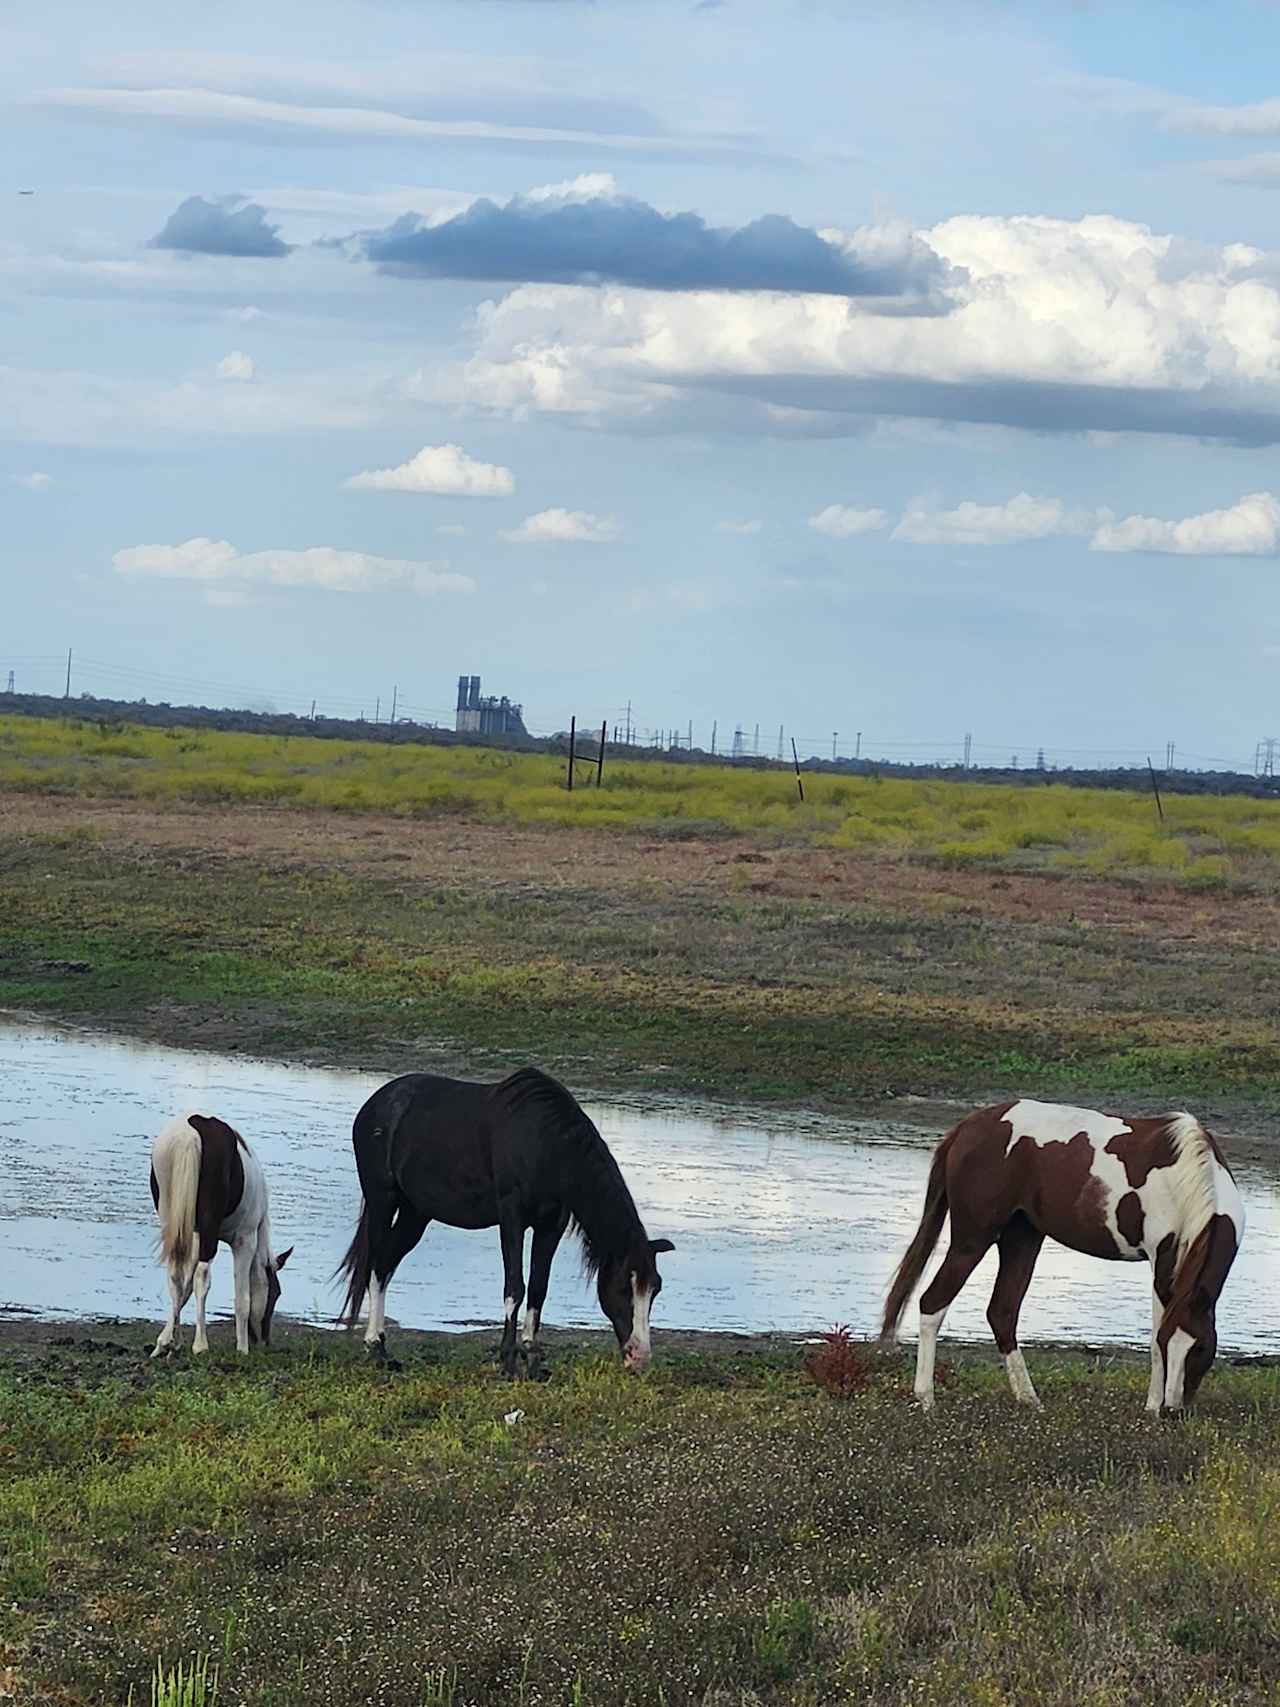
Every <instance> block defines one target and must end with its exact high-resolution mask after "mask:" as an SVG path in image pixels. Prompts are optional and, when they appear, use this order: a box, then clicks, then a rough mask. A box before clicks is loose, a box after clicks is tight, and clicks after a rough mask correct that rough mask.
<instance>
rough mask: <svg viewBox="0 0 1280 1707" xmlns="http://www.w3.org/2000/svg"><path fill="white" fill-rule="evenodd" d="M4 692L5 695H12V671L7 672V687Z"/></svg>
mask: <svg viewBox="0 0 1280 1707" xmlns="http://www.w3.org/2000/svg"><path fill="white" fill-rule="evenodd" d="M4 691H5V692H6V693H12V692H13V671H12V670H10V671H9V685H8V687H7V688H6V689H5V690H4Z"/></svg>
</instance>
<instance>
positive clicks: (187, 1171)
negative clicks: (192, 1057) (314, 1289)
mask: <svg viewBox="0 0 1280 1707" xmlns="http://www.w3.org/2000/svg"><path fill="white" fill-rule="evenodd" d="M151 1201H152V1202H153V1203H154V1204H155V1206H156V1210H157V1212H158V1214H159V1216H160V1256H161V1260H162V1261H163V1262H164V1264H165V1266H166V1267H167V1269H168V1271H169V1320H168V1321H167V1322H166V1323H165V1325H164V1327H163V1328H162V1329H161V1330H160V1337H159V1339H158V1340H157V1341H156V1348H155V1350H154V1351H153V1352H152V1353H151V1355H152V1357H159V1356H160V1354H161V1352H163V1351H168V1350H169V1349H170V1347H171V1346H172V1345H173V1343H174V1337H175V1335H176V1334H177V1332H178V1318H179V1317H180V1316H181V1314H182V1307H183V1305H184V1304H185V1303H186V1301H187V1299H188V1298H189V1297H190V1296H191V1292H192V1288H193V1287H194V1289H195V1295H196V1337H195V1342H194V1344H193V1345H192V1347H191V1349H192V1351H193V1352H203V1351H208V1349H209V1337H208V1334H207V1333H206V1331H205V1319H204V1305H205V1299H206V1297H207V1296H208V1293H209V1265H210V1263H211V1262H212V1261H213V1259H214V1256H215V1254H216V1252H217V1249H218V1244H219V1242H220V1241H221V1243H223V1244H226V1245H230V1246H231V1254H232V1258H233V1260H234V1262H235V1285H236V1350H237V1351H244V1352H247V1351H248V1349H249V1341H250V1339H253V1340H261V1341H262V1343H263V1345H266V1344H268V1342H269V1341H270V1338H271V1318H272V1316H273V1314H274V1313H275V1307H276V1300H277V1299H278V1298H279V1296H280V1281H279V1279H278V1278H277V1276H278V1275H279V1271H280V1270H281V1269H282V1268H283V1267H284V1265H285V1263H286V1262H287V1261H288V1260H289V1258H290V1256H292V1254H293V1246H292V1245H290V1247H289V1249H288V1250H287V1251H282V1252H281V1253H280V1255H279V1256H278V1257H273V1256H272V1254H271V1242H270V1240H271V1233H270V1227H269V1225H268V1222H267V1182H266V1179H265V1177H264V1175H263V1172H262V1167H261V1165H260V1163H259V1162H258V1159H257V1157H256V1156H255V1155H254V1154H253V1152H252V1151H251V1150H250V1149H249V1146H248V1145H247V1144H246V1143H245V1141H244V1139H243V1138H242V1137H241V1136H240V1134H239V1133H238V1132H235V1131H233V1130H232V1128H231V1127H230V1126H228V1125H227V1124H226V1122H225V1121H223V1120H218V1119H216V1118H214V1117H213V1116H211V1115H205V1114H184V1115H180V1116H179V1117H178V1118H177V1119H176V1120H171V1121H170V1122H169V1124H168V1125H167V1126H166V1127H165V1128H164V1130H163V1131H162V1132H161V1133H160V1134H159V1135H158V1136H157V1138H156V1140H155V1142H154V1144H152V1146H151Z"/></svg>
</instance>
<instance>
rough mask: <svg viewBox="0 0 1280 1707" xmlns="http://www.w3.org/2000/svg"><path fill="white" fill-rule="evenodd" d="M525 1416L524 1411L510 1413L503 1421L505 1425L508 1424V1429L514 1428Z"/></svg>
mask: <svg viewBox="0 0 1280 1707" xmlns="http://www.w3.org/2000/svg"><path fill="white" fill-rule="evenodd" d="M523 1415H524V1412H523V1411H508V1412H507V1414H506V1416H505V1417H503V1419H502V1420H503V1422H504V1423H506V1425H507V1427H508V1428H514V1427H515V1425H516V1424H517V1423H518V1422H519V1421H520V1419H521V1417H522V1416H523Z"/></svg>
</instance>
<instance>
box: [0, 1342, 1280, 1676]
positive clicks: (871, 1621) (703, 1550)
mask: <svg viewBox="0 0 1280 1707" xmlns="http://www.w3.org/2000/svg"><path fill="white" fill-rule="evenodd" d="M114 1331H115V1330H113V1332H114ZM133 1337H134V1340H135V1341H136V1345H135V1346H134V1347H133V1348H132V1349H133V1350H135V1351H136V1356H137V1361H136V1362H134V1361H133V1359H132V1358H130V1357H127V1356H124V1355H123V1354H121V1353H119V1352H118V1353H117V1354H115V1355H107V1354H106V1352H105V1351H97V1350H95V1349H94V1348H92V1347H89V1346H88V1345H87V1344H86V1342H81V1344H80V1345H79V1346H77V1347H76V1348H73V1349H66V1350H61V1349H57V1348H54V1349H49V1348H38V1347H34V1348H31V1349H29V1350H27V1351H19V1352H15V1351H14V1350H13V1346H12V1342H10V1349H9V1350H8V1352H7V1353H6V1354H5V1355H4V1357H3V1360H0V1442H3V1443H4V1445H3V1448H2V1449H0V1561H3V1562H4V1563H3V1566H2V1567H0V1568H2V1569H3V1570H4V1571H5V1572H6V1573H7V1575H6V1577H5V1581H4V1583H3V1585H0V1680H3V1678H4V1676H5V1672H4V1667H5V1665H6V1664H7V1665H8V1666H9V1667H10V1668H11V1669H12V1671H13V1674H14V1675H15V1676H16V1677H18V1678H19V1679H20V1680H21V1681H22V1684H23V1686H24V1687H25V1688H26V1689H27V1690H28V1692H29V1694H28V1695H22V1694H21V1693H20V1694H19V1699H28V1698H29V1699H32V1700H41V1701H43V1700H49V1701H53V1700H58V1701H61V1702H81V1701H83V1702H90V1701H91V1702H93V1703H94V1704H95V1707H114V1704H116V1703H121V1704H122V1703H124V1702H125V1701H126V1700H127V1699H128V1696H129V1691H130V1689H132V1690H133V1691H134V1699H135V1701H137V1700H145V1699H147V1698H148V1691H149V1689H150V1687H151V1681H152V1680H153V1679H154V1677H155V1675H156V1668H157V1664H158V1663H159V1664H160V1665H161V1666H162V1667H163V1669H164V1671H165V1673H166V1674H167V1673H168V1672H170V1671H171V1670H172V1669H173V1668H175V1667H176V1665H177V1664H178V1662H179V1660H183V1661H184V1663H185V1667H186V1671H187V1674H188V1676H189V1673H190V1669H191V1666H192V1664H193V1663H203V1664H204V1665H205V1666H206V1667H207V1673H208V1677H209V1679H210V1680H212V1679H213V1676H214V1673H215V1672H216V1678H217V1701H218V1704H219V1707H233V1704H237V1707H238V1704H244V1707H249V1704H252V1707H303V1704H304V1703H305V1704H312V1703H315V1704H318V1707H329V1704H332V1707H339V1704H341V1707H347V1704H348V1703H350V1702H353V1701H364V1700H378V1701H382V1702H385V1703H387V1704H388V1707H425V1704H428V1703H430V1704H436V1707H442V1704H445V1703H448V1704H450V1707H478V1704H480V1703H484V1704H489V1703H492V1704H494V1707H504V1704H506V1703H512V1704H519V1707H525V1704H527V1707H534V1704H550V1703H556V1704H561V1703H570V1702H577V1703H580V1704H582V1707H640V1704H641V1703H644V1704H652V1707H659V1703H665V1704H666V1707H692V1704H694V1703H699V1704H702V1703H710V1704H711V1707H754V1704H757V1703H760V1704H771V1707H774V1704H777V1707H781V1704H787V1707H817V1704H818V1703H826V1702H830V1701H845V1700H848V1701H858V1702H866V1703H886V1704H887V1703H897V1702H902V1701H905V1700H910V1701H913V1702H916V1701H919V1702H925V1703H931V1704H937V1707H943V1704H945V1703H949V1702H974V1703H1009V1704H1014V1703H1023V1702H1026V1703H1037V1704H1039V1703H1045V1702H1047V1703H1062V1704H1063V1707H1066V1704H1068V1703H1070V1704H1072V1707H1077V1704H1080V1703H1086V1704H1088V1707H1113V1704H1114V1707H1121V1704H1122V1703H1124V1704H1130V1703H1169V1704H1170V1707H1172V1704H1173V1703H1178V1704H1179V1707H1181V1704H1182V1703H1185V1702H1193V1703H1202V1704H1203V1707H1210V1704H1211V1703H1227V1702H1242V1703H1243V1702H1249V1703H1252V1702H1258V1703H1262V1702H1272V1703H1274V1701H1275V1699H1276V1694H1275V1686H1276V1682H1277V1679H1280V1634H1277V1631H1278V1629H1280V1623H1278V1621H1280V1470H1277V1468H1276V1466H1277V1463H1278V1462H1280V1402H1278V1401H1280V1383H1278V1380H1277V1372H1276V1371H1274V1370H1232V1369H1231V1368H1230V1367H1229V1366H1226V1365H1225V1364H1223V1363H1221V1362H1220V1363H1219V1365H1218V1367H1217V1368H1216V1369H1215V1371H1214V1373H1213V1374H1212V1376H1211V1377H1210V1379H1209V1381H1208V1382H1207V1383H1206V1386H1205V1389H1204V1393H1203V1402H1202V1406H1201V1409H1200V1410H1199V1412H1198V1413H1197V1415H1196V1416H1195V1417H1194V1418H1193V1419H1192V1420H1191V1421H1190V1422H1188V1423H1185V1424H1169V1423H1159V1422H1156V1421H1153V1420H1152V1419H1150V1418H1148V1417H1147V1416H1146V1415H1145V1413H1144V1411H1143V1408H1142V1406H1143V1397H1144V1392H1145V1384H1146V1376H1145V1374H1144V1372H1143V1369H1142V1367H1141V1364H1140V1363H1138V1362H1134V1363H1125V1362H1116V1361H1115V1360H1113V1359H1106V1360H1104V1361H1103V1362H1102V1363H1099V1362H1097V1361H1095V1360H1093V1359H1091V1358H1087V1357H1083V1356H1081V1357H1074V1358H1073V1357H1066V1356H1061V1355H1052V1356H1051V1355H1049V1354H1041V1355H1037V1354H1036V1353H1035V1352H1034V1351H1033V1352H1032V1353H1031V1354H1030V1357H1031V1363H1032V1366H1033V1368H1034V1370H1035V1374H1036V1379H1037V1382H1038V1385H1039V1386H1040V1389H1041V1393H1042V1396H1043V1399H1044V1402H1045V1409H1044V1412H1043V1413H1042V1414H1039V1415H1037V1414H1027V1413H1025V1412H1023V1411H1020V1410H1018V1409H1017V1408H1016V1407H1014V1405H1013V1403H1012V1401H1011V1399H1010V1397H1009V1394H1008V1390H1007V1384H1006V1382H1005V1380H1004V1377H1003V1373H1002V1372H1001V1370H1000V1369H999V1368H998V1366H997V1365H996V1364H995V1361H994V1359H987V1358H982V1359H972V1358H962V1359H960V1360H959V1361H957V1362H953V1363H952V1364H951V1367H950V1370H949V1379H948V1380H947V1382H946V1386H945V1388H944V1391H943V1393H942V1395H941V1397H940V1400H939V1406H938V1410H937V1412H936V1413H935V1415H934V1416H933V1417H932V1418H931V1419H928V1420H926V1419H924V1418H922V1417H921V1416H920V1415H919V1413H918V1412H916V1411H915V1410H914V1409H913V1407H912V1405H911V1403H910V1398H909V1372H908V1369H907V1366H906V1363H905V1360H903V1361H899V1360H888V1361H884V1362H881V1363H879V1364H878V1365H877V1368H876V1373H875V1375H874V1378H873V1380H872V1382H871V1384H870V1386H869V1387H868V1388H867V1389H866V1390H865V1391H864V1392H862V1393H861V1394H859V1395H858V1396H857V1397H856V1398H854V1399H852V1400H849V1401H843V1402H842V1401H837V1400H833V1399H831V1398H829V1397H828V1396H827V1395H826V1394H824V1393H822V1392H821V1391H819V1389H817V1388H816V1387H815V1386H814V1385H813V1383H812V1382H810V1381H809V1380H807V1379H806V1377H805V1376H804V1374H803V1372H802V1370H801V1368H800V1358H799V1353H797V1352H791V1351H789V1350H787V1349H785V1348H781V1349H778V1350H776V1351H773V1352H771V1353H767V1354H766V1353H763V1352H759V1351H752V1352H748V1353H743V1352H733V1351H729V1350H725V1351H714V1352H706V1353H702V1354H697V1355H695V1354H693V1353H691V1352H685V1351H682V1350H681V1349H680V1347H679V1344H678V1342H676V1341H675V1340H674V1338H672V1339H668V1340H666V1342H665V1343H664V1345H663V1346H662V1347H660V1348H659V1357H658V1360H657V1362H656V1364H655V1367H654V1370H653V1372H652V1375H651V1377H650V1378H647V1379H645V1380H644V1381H637V1380H635V1379H634V1378H629V1377H627V1376H625V1375H624V1374H623V1372H622V1371H621V1370H620V1368H619V1367H618V1366H617V1364H616V1362H615V1361H614V1360H613V1359H604V1358H601V1357H598V1356H596V1355H594V1354H592V1353H591V1352H589V1351H577V1352H571V1351H569V1350H567V1349H563V1348H562V1349H560V1350H558V1351H557V1352H555V1354H554V1357H553V1363H554V1373H553V1379H552V1380H551V1381H550V1382H549V1383H548V1384H547V1385H545V1386H536V1385H535V1386H521V1387H520V1388H519V1389H516V1390H513V1389H512V1388H511V1387H510V1386H509V1385H507V1384H505V1383H503V1382H501V1381H500V1380H499V1379H498V1378H497V1375H496V1371H495V1370H494V1369H493V1367H492V1366H491V1364H490V1362H489V1359H488V1355H487V1354H486V1351H485V1350H484V1349H481V1348H478V1347H477V1346H476V1345H475V1344H474V1343H471V1342H468V1343H465V1344H461V1345H456V1346H453V1347H450V1348H449V1349H447V1350H442V1349H441V1348H440V1346H439V1344H438V1342H437V1343H433V1344H432V1345H431V1346H430V1347H429V1349H427V1350H426V1351H425V1352H424V1351H423V1350H422V1348H421V1346H417V1347H414V1346H410V1347H408V1348H405V1347H402V1348H401V1349H402V1350H407V1364H406V1368H405V1371H404V1373H403V1374H401V1375H398V1376H392V1377H388V1376H387V1375H386V1374H385V1373H384V1372H382V1371H379V1370H377V1369H373V1368H370V1367H366V1366H365V1365H364V1364H363V1363H361V1362H360V1361H359V1359H358V1358H357V1357H356V1356H355V1355H354V1348H350V1347H348V1346H347V1345H346V1344H345V1343H335V1342H334V1341H332V1340H329V1339H326V1338H325V1337H324V1336H313V1337H309V1338H308V1337H305V1336H297V1335H295V1336H294V1337H293V1339H292V1341H291V1343H290V1344H289V1345H287V1346H286V1348H285V1349H284V1350H283V1351H280V1352H277V1353H274V1354H272V1355H271V1356H270V1357H257V1358H254V1359H251V1360H249V1361H248V1362H247V1363H240V1362H238V1361H235V1360H233V1358H232V1357H230V1356H225V1355H222V1354H220V1353H219V1352H218V1351H217V1350H216V1349H215V1353H214V1354H213V1356H212V1358H211V1359H210V1360H209V1361H208V1362H207V1363H206V1364H204V1365H203V1366H201V1367H199V1368H192V1367H191V1366H190V1365H189V1364H188V1363H187V1362H186V1360H185V1359H181V1358H180V1359H178V1360H176V1361H174V1362H172V1363H170V1364H168V1365H165V1366H162V1367H160V1366H156V1367H153V1366H150V1365H148V1364H146V1363H145V1362H144V1361H143V1359H144V1347H143V1344H142V1340H143V1336H142V1334H141V1333H138V1334H137V1335H135V1336H133ZM513 1391H514V1392H515V1397H516V1398H517V1399H518V1403H519V1407H520V1408H521V1409H522V1410H523V1412H524V1416H523V1417H522V1418H521V1420H520V1421H519V1422H518V1423H517V1424H516V1425H514V1426H508V1425H507V1424H506V1423H505V1422H504V1421H503V1415H504V1413H505V1412H506V1411H508V1410H509V1409H510V1408H511V1406H512V1402H513ZM33 1544H35V1545H36V1546H38V1550H39V1553H40V1557H41V1558H42V1560H43V1569H42V1571H41V1572H40V1573H38V1574H35V1575H32V1574H27V1575H22V1574H19V1575H15V1574H14V1570H15V1567H14V1563H13V1561H14V1560H16V1559H18V1558H20V1557H28V1556H30V1554H31V1550H32V1545H33ZM59 1690H61V1691H64V1692H65V1693H58V1691H59ZM42 1692H43V1693H42Z"/></svg>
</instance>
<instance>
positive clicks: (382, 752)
mask: <svg viewBox="0 0 1280 1707" xmlns="http://www.w3.org/2000/svg"><path fill="white" fill-rule="evenodd" d="M564 776H565V761H564V760H563V759H558V758H552V757H543V756H541V755H522V754H512V753H501V752H496V751H491V750H487V749H478V748H458V747H424V746H388V745H386V744H384V743H379V742H373V741H370V742H355V741H327V740H314V739H309V738H291V737H280V738H277V737H271V736H262V735H238V734H216V733H209V732H207V731H201V732H196V731H192V730H183V729H166V730H154V729H150V730H149V729H142V728H129V727H117V728H107V727H105V726H102V725H99V724H93V723H79V722H75V721H69V722H66V723H56V722H53V721H51V720H47V719H41V718H23V717H8V718H0V789H18V790H34V791H37V792H41V793H53V794H60V795H70V796H74V797H84V796H105V797H111V798H117V799H132V800H142V801H152V802H158V803H164V802H176V801H183V802H196V803H201V804H207V805H214V806H223V805H227V804H233V803H241V804H256V805H274V806H282V805H283V806H295V807H307V808H320V809H327V810H334V811H343V812H393V813H400V814H403V815H405V816H407V817H411V818H422V817H432V816H439V815H451V816H463V817H471V818H480V819H489V820H497V821H502V822H509V823H513V824H525V825H529V824H542V825H553V824H554V825H560V826H570V825H573V826H577V827H579V828H588V829H590V828H603V829H620V830H637V829H639V830H647V831H653V830H655V829H665V830H666V831H668V833H670V832H673V831H674V832H677V833H678V832H683V833H685V834H696V833H699V832H701V833H704V834H705V833H707V832H708V831H712V832H720V833H724V832H732V833H735V834H744V835H750V836H753V837H757V838H762V839H765V840H773V841H777V842H782V843H787V842H813V843H817V844H820V845H823V846H829V847H834V848H846V849H851V850H868V851H878V852H886V853H892V854H897V855H916V856H928V857H931V858H934V859H938V860H943V861H952V862H972V863H985V864H997V865H998V864H1008V865H1012V866H1014V867H1027V866H1031V867H1036V868H1043V869H1050V870H1060V871H1083V872H1093V873H1099V874H1107V873H1114V872H1116V871H1132V872H1135V873H1140V874H1147V875H1150V874H1160V875H1164V876H1169V877H1173V878H1175V879H1176V880H1178V881H1179V882H1180V883H1183V884H1186V885H1188V886H1190V887H1191V888H1197V887H1199V888H1214V887H1218V886H1222V885H1224V884H1231V883H1234V884H1246V885H1258V884H1261V885H1264V886H1266V887H1268V888H1274V887H1275V886H1276V878H1277V874H1278V873H1280V801H1278V802H1271V801H1257V800H1247V799H1239V798H1230V797H1227V798H1214V797H1208V796H1194V797H1192V796H1176V795H1174V796H1170V797H1168V798H1167V799H1166V801H1165V806H1164V811H1165V818H1164V822H1163V823H1160V822H1159V821H1157V819H1156V815H1155V812H1154V809H1153V801H1152V798H1151V795H1150V794H1149V793H1148V792H1147V791H1146V790H1145V789H1143V790H1139V791H1135V792H1134V793H1133V794H1125V793H1122V792H1120V791H1117V790H1104V789H1079V788H1067V787H1062V786H1053V785H1047V786H1044V787H1040V786H1037V787H1026V788H1014V787H1003V786H991V785H979V784H958V783H950V782H931V783H925V782H904V781H901V780H893V779H889V780H873V779H871V778H862V777H837V776H829V775H811V776H810V777H809V779H808V782H807V785H806V799H805V801H804V802H803V803H802V802H801V801H800V800H799V798H798V796H797V793H796V788H795V783H794V780H793V779H792V778H791V776H790V775H789V773H787V772H786V771H758V770H747V769H743V770H734V769H733V768H732V767H729V766H725V765H685V764H677V765H663V764H656V763H650V762H644V763H630V764H628V763H625V762H617V761H614V760H610V762H609V764H608V766H607V768H606V772H605V783H604V787H603V788H601V789H599V790H598V791H597V790H596V789H594V788H592V787H590V786H581V787H579V788H578V789H576V790H575V791H574V793H573V795H572V796H571V795H570V794H569V793H568V792H567V791H566V789H565V786H564ZM583 780H584V782H585V781H586V780H587V779H585V778H584V779H583Z"/></svg>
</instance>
